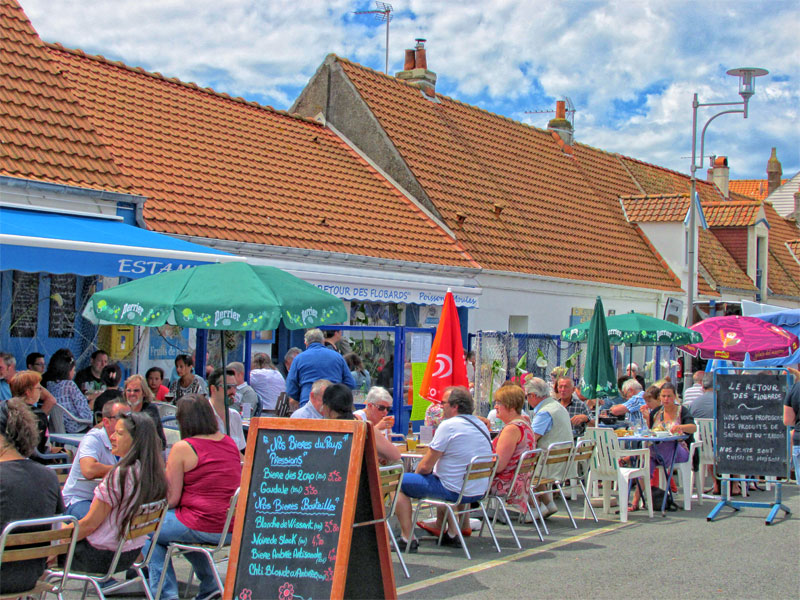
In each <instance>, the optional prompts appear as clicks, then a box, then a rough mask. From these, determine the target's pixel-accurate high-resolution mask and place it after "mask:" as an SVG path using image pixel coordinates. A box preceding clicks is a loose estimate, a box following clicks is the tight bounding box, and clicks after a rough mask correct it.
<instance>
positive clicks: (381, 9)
mask: <svg viewBox="0 0 800 600" xmlns="http://www.w3.org/2000/svg"><path fill="white" fill-rule="evenodd" d="M375 6H376V9H375V10H356V11H354V14H356V15H375V18H376V19H378V21H386V74H387V75H388V74H389V21H391V20H392V17H393V16H394V15H392V12H393V11H394V9H393V8H392V5H391V4H389V3H388V2H375Z"/></svg>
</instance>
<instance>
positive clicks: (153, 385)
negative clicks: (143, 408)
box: [144, 367, 169, 402]
mask: <svg viewBox="0 0 800 600" xmlns="http://www.w3.org/2000/svg"><path fill="white" fill-rule="evenodd" d="M144 377H145V379H147V386H148V387H149V388H150V391H151V392H153V395H155V397H156V402H164V398H165V397H166V395H167V394H169V388H168V387H167V386H165V385H163V383H162V382H163V381H164V369H162V368H161V367H150V368H149V369H147V373H145V374H144Z"/></svg>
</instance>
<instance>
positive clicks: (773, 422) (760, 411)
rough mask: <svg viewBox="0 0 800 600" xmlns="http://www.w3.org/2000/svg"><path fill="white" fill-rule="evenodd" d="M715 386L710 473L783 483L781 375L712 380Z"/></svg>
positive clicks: (784, 449)
mask: <svg viewBox="0 0 800 600" xmlns="http://www.w3.org/2000/svg"><path fill="white" fill-rule="evenodd" d="M715 386H716V387H715V391H716V425H717V434H716V435H717V439H716V447H715V449H714V460H715V468H716V472H717V473H727V474H740V475H763V476H768V475H771V476H774V477H786V476H787V475H788V466H789V465H788V458H789V455H788V449H789V446H788V438H787V434H786V426H785V425H784V424H783V401H784V398H786V390H787V382H786V375H781V374H780V373H778V372H774V371H765V372H763V373H757V374H743V373H737V374H728V375H722V374H718V375H717V376H716V383H715Z"/></svg>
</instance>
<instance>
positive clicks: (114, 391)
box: [92, 363, 124, 414]
mask: <svg viewBox="0 0 800 600" xmlns="http://www.w3.org/2000/svg"><path fill="white" fill-rule="evenodd" d="M100 381H102V382H103V385H104V386H106V389H104V390H103V391H102V392H100V394H99V395H98V396H97V398H95V400H94V406H93V407H92V409H93V410H94V412H95V414H97V413H100V412H102V411H103V405H104V404H105V403H106V402H108V401H109V400H116V399H117V398H122V397H123V396H124V394H123V393H122V390H120V389H119V385H120V384H121V383H122V367H120V366H119V363H108V364H107V365H106V366H105V367H103V370H102V371H101V372H100Z"/></svg>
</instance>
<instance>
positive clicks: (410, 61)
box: [403, 48, 416, 71]
mask: <svg viewBox="0 0 800 600" xmlns="http://www.w3.org/2000/svg"><path fill="white" fill-rule="evenodd" d="M415 53H416V52H415V50H414V49H413V48H410V49H408V50H406V61H405V62H404V63H403V70H404V71H410V70H411V69H413V68H414V65H415V64H416V58H414V55H415Z"/></svg>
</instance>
